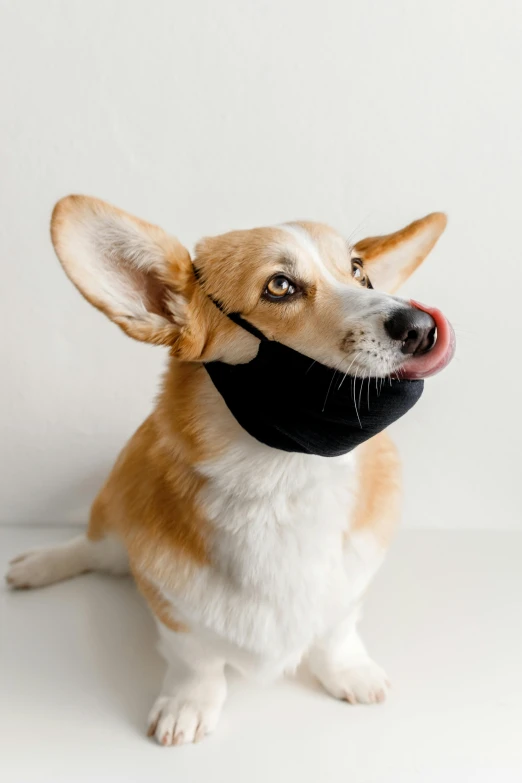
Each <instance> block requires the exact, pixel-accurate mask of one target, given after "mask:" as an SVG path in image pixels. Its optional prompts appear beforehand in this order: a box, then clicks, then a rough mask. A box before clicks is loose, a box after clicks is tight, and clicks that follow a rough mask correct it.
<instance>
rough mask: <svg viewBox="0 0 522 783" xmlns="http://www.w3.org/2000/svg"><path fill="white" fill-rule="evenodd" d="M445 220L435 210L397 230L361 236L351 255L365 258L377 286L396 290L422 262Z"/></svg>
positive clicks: (367, 267)
mask: <svg viewBox="0 0 522 783" xmlns="http://www.w3.org/2000/svg"><path fill="white" fill-rule="evenodd" d="M446 223H447V218H446V215H445V214H444V213H443V212H432V213H431V215H426V217H423V218H421V219H420V220H415V221H414V222H413V223H410V225H409V226H406V228H403V229H401V230H400V231H396V232H395V233H394V234H387V235H386V236H382V237H369V238H368V239H362V240H361V241H360V242H357V244H356V245H355V246H354V248H353V251H352V258H361V259H362V260H363V262H364V267H365V269H366V270H367V272H368V275H369V277H370V280H371V282H372V285H373V286H374V287H375V288H378V289H380V290H381V291H388V292H389V293H393V292H394V291H396V290H397V289H398V288H399V287H400V286H401V285H402V284H403V283H404V282H405V281H406V280H407V279H408V277H409V276H410V275H411V274H412V273H413V272H414V271H415V270H416V269H417V267H418V266H420V264H422V262H423V261H424V259H425V258H426V256H427V255H428V253H429V252H430V250H431V249H432V247H433V246H434V244H435V242H436V241H437V239H438V238H439V237H440V235H441V234H442V232H443V231H444V229H445V228H446Z"/></svg>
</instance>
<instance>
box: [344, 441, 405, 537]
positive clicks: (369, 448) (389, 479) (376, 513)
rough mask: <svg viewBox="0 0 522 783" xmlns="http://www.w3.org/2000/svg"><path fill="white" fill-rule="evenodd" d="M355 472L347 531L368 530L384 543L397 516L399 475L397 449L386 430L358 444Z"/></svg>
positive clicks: (396, 521) (398, 507) (395, 524)
mask: <svg viewBox="0 0 522 783" xmlns="http://www.w3.org/2000/svg"><path fill="white" fill-rule="evenodd" d="M357 473H358V482H357V496H356V504H355V509H354V513H353V518H352V524H351V530H353V531H355V530H361V529H371V530H372V531H373V532H374V534H375V536H376V537H377V539H378V541H379V542H380V544H381V545H382V546H383V547H385V546H388V544H389V543H390V540H391V538H392V536H393V533H394V532H395V529H396V527H397V525H398V522H399V517H400V514H399V511H400V494H401V475H400V461H399V455H398V453H397V449H396V448H395V446H394V444H393V442H392V440H391V438H390V437H389V435H388V434H387V433H386V432H381V433H380V435H376V436H375V437H374V438H371V440H369V441H366V443H363V445H362V446H360V447H359V449H358V451H357Z"/></svg>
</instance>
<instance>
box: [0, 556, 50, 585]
mask: <svg viewBox="0 0 522 783" xmlns="http://www.w3.org/2000/svg"><path fill="white" fill-rule="evenodd" d="M49 560H50V559H49V556H48V553H47V551H45V550H40V551H39V550H33V551H32V552H25V553H24V554H23V555H18V557H15V558H14V559H13V560H11V562H10V563H9V566H10V567H9V570H8V571H7V574H6V575H5V580H6V582H7V584H8V585H9V587H12V588H14V589H15V590H27V589H29V588H30V587H40V586H41V585H44V584H47V583H48V582H49V581H50V579H49V576H50V574H49Z"/></svg>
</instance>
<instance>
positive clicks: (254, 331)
mask: <svg viewBox="0 0 522 783" xmlns="http://www.w3.org/2000/svg"><path fill="white" fill-rule="evenodd" d="M192 268H193V270H194V277H195V278H196V280H197V281H198V283H199V285H200V286H201V289H202V291H203V293H204V294H205V296H207V297H208V298H209V299H210V301H211V302H212V303H213V304H215V305H216V307H217V309H218V310H220V311H221V312H222V313H223V315H226V317H227V318H230V320H231V321H233V322H234V323H235V324H236V325H237V326H240V327H241V328H242V329H244V330H245V331H246V332H250V334H251V335H253V336H254V337H257V339H258V340H261V341H262V342H265V343H267V342H269V340H268V337H265V335H264V334H263V332H261V331H260V330H259V329H258V328H257V327H256V326H254V325H253V324H251V323H250V322H249V321H247V320H246V319H245V318H243V316H242V315H241V313H227V311H226V310H225V308H224V306H223V304H222V303H221V302H220V301H219V299H215V298H214V297H213V296H212V294H208V293H207V292H206V291H205V289H204V288H203V284H202V280H201V274H200V272H199V269H197V268H196V267H195V266H194V264H192Z"/></svg>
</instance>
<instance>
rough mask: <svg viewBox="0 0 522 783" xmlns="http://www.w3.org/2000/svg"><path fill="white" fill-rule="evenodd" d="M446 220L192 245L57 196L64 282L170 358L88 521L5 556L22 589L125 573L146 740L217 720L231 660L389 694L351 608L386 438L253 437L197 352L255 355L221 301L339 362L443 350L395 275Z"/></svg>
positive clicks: (386, 364)
mask: <svg viewBox="0 0 522 783" xmlns="http://www.w3.org/2000/svg"><path fill="white" fill-rule="evenodd" d="M445 226H446V217H445V215H444V214H442V213H438V212H437V213H433V214H430V215H427V216H426V217H424V218H422V219H420V220H416V221H415V222H413V223H411V224H410V225H408V226H407V227H406V228H403V229H401V230H400V231H397V232H396V233H393V234H389V235H386V236H377V237H370V238H367V239H364V240H362V241H359V242H357V243H356V244H355V245H353V246H350V245H349V243H348V242H347V241H346V240H345V238H343V237H342V236H340V235H339V234H338V233H337V232H336V231H334V230H333V229H332V228H330V227H328V226H326V225H323V224H321V223H312V222H293V223H283V224H281V225H276V226H270V227H265V228H257V229H253V230H241V231H232V232H230V233H227V234H224V235H221V236H217V237H211V238H205V239H203V240H202V241H201V242H200V243H199V244H198V245H197V246H196V249H195V252H194V254H193V257H191V255H190V253H189V252H188V250H186V249H185V247H183V245H181V244H180V242H179V241H178V240H177V239H176V238H175V237H173V236H171V235H169V234H167V233H165V232H164V231H163V230H162V229H160V228H159V227H157V226H154V225H151V224H149V223H146V222H144V221H142V220H139V219H137V218H135V217H133V216H131V215H129V214H127V213H125V212H123V211H121V210H119V209H117V208H115V207H113V206H111V205H109V204H107V203H105V202H103V201H100V200H98V199H94V198H90V197H86V196H68V197H66V198H64V199H62V200H61V201H59V202H58V204H57V205H56V207H55V209H54V212H53V216H52V222H51V235H52V241H53V244H54V247H55V250H56V253H57V255H58V258H59V260H60V262H61V264H62V265H63V268H64V270H65V272H66V273H67V275H68V276H69V277H70V278H71V280H72V282H73V283H74V284H75V285H76V287H77V288H78V289H79V290H80V292H81V293H82V294H83V296H84V297H85V298H86V299H87V300H88V301H89V302H90V303H91V304H93V305H94V306H95V307H97V308H98V309H99V310H101V311H102V312H104V313H105V314H106V315H107V316H108V317H109V318H110V319H111V320H113V321H115V323H117V324H118V326H120V328H121V329H123V331H124V332H126V333H127V334H128V335H130V336H131V337H133V338H135V339H137V340H142V341H145V342H149V343H153V344H156V345H162V346H165V347H166V348H167V349H168V352H169V360H168V367H167V371H166V374H165V377H164V381H163V385H162V389H161V393H160V395H159V397H158V400H157V403H156V406H155V408H154V410H153V412H152V413H151V415H150V416H149V417H148V419H146V421H145V422H144V423H143V424H142V425H141V427H140V428H139V429H138V430H137V432H136V433H135V434H134V435H133V437H132V438H131V440H130V441H129V442H128V444H127V445H126V446H125V448H124V450H123V451H122V453H121V454H120V456H119V458H118V460H117V462H116V464H115V466H114V468H113V470H112V472H111V474H110V475H109V477H108V479H107V481H106V482H105V485H104V486H103V488H102V489H101V491H100V493H99V495H98V497H97V498H96V499H95V501H94V504H93V506H92V511H91V515H90V522H89V525H88V529H87V532H86V534H85V535H83V534H82V535H79V536H78V537H76V538H74V539H73V540H71V541H70V542H68V543H66V544H62V545H59V546H55V547H52V548H44V549H39V550H34V551H31V552H28V553H26V554H24V555H21V556H19V557H17V558H15V560H13V561H12V563H11V566H10V570H9V572H8V574H7V581H8V583H9V584H10V585H11V586H12V587H13V588H31V587H40V586H43V585H48V584H51V583H53V582H58V581H60V580H64V579H68V578H70V577H73V576H76V575H77V574H81V573H84V572H88V571H98V570H99V571H106V572H112V573H115V574H124V573H128V572H130V573H131V574H132V576H133V578H134V580H135V582H136V584H137V586H138V589H139V590H140V591H141V593H142V594H143V596H144V598H145V600H146V601H147V603H148V606H149V607H150V610H151V612H152V613H153V615H154V618H155V620H156V623H157V627H158V631H159V636H160V647H161V652H162V655H163V657H164V658H165V661H166V664H167V670H166V675H165V680H164V683H163V687H162V689H161V692H160V694H159V696H158V698H157V700H156V702H155V703H154V705H153V706H152V710H151V712H150V715H149V719H148V734H149V736H154V737H155V738H156V739H157V741H158V742H159V743H160V744H161V745H181V744H184V743H191V742H196V741H199V740H201V739H202V738H203V737H204V736H205V735H207V734H208V733H210V732H212V731H213V730H214V729H215V727H216V724H217V723H218V719H219V716H220V713H221V710H222V708H223V705H224V702H225V698H226V693H227V683H226V678H225V666H226V665H227V664H228V665H230V666H232V667H234V668H235V669H237V670H239V671H240V672H243V673H244V674H246V675H254V676H258V677H262V678H266V677H271V678H272V677H276V676H278V675H281V674H283V673H284V672H287V671H289V670H292V669H295V667H296V666H297V665H298V664H299V663H300V662H301V661H302V660H305V661H306V663H307V665H308V667H309V668H310V670H311V672H312V674H313V675H314V676H315V678H317V680H318V681H319V682H320V683H321V684H322V686H323V687H324V689H325V691H327V692H328V693H329V694H331V695H332V696H333V697H335V698H337V699H344V700H346V701H347V702H349V703H350V704H356V703H363V704H373V703H378V702H382V701H383V700H384V699H385V697H386V694H387V691H388V688H389V682H388V679H387V676H386V674H385V672H384V671H383V669H382V668H381V667H380V666H378V665H377V664H376V663H375V662H374V661H373V660H372V659H371V658H370V657H369V655H368V653H367V652H366V649H365V646H364V644H363V642H362V640H361V638H360V636H359V634H358V631H357V620H358V612H359V607H360V603H361V599H362V597H363V596H364V593H365V591H366V589H367V587H368V585H369V583H370V581H371V579H372V577H373V576H374V574H375V573H376V571H377V569H378V568H379V566H380V564H381V563H382V561H383V558H384V555H385V552H386V549H387V547H388V544H389V542H390V540H391V538H392V535H393V533H394V531H395V529H396V527H397V523H398V519H399V503H400V466H399V460H398V457H397V453H396V450H395V448H394V446H393V444H392V442H391V441H390V439H389V437H388V435H387V434H386V433H385V432H382V433H380V434H378V435H376V436H375V437H372V438H371V439H369V440H367V441H366V442H365V443H363V444H362V445H360V446H358V447H357V448H355V449H354V450H352V451H349V452H348V453H346V454H342V455H340V456H319V455H317V454H307V453H299V452H293V451H287V450H280V449H278V448H273V447H272V446H268V445H265V444H264V443H262V442H260V441H259V440H257V439H256V438H254V437H252V436H251V435H250V434H248V432H246V431H245V429H243V427H242V426H241V425H240V424H239V423H238V421H237V420H236V418H235V417H234V415H233V414H232V412H231V411H230V409H229V408H228V406H227V404H226V403H225V401H224V399H223V397H222V396H221V394H220V393H219V392H218V390H217V388H216V387H215V386H214V384H213V382H212V379H211V378H210V376H209V373H208V372H207V371H206V369H205V363H208V362H213V361H220V362H223V363H225V364H228V365H237V364H242V363H247V362H250V361H251V360H253V358H254V357H255V356H256V354H257V352H258V350H259V344H260V343H259V340H258V339H257V338H256V336H255V335H254V334H252V333H249V332H248V331H246V330H245V329H243V328H241V326H240V325H238V324H237V323H234V322H233V321H232V320H230V318H227V317H226V312H231V311H234V312H240V313H242V314H244V315H245V317H247V318H248V322H249V323H250V324H253V325H254V326H255V328H256V329H257V330H259V331H260V332H262V333H263V334H264V335H267V336H268V338H269V339H271V340H277V341H278V342H279V343H281V344H283V345H284V346H289V347H290V348H291V349H293V350H295V351H299V352H300V353H301V354H304V355H305V356H306V357H310V359H311V361H312V362H313V361H318V362H321V363H322V364H324V365H326V366H327V367H331V368H335V370H336V371H340V372H341V373H350V374H351V375H358V376H359V377H367V378H370V379H371V380H373V379H387V378H389V377H390V376H391V375H392V374H394V373H399V374H401V373H402V375H403V376H404V377H406V378H422V377H426V376H428V375H430V374H432V373H433V372H435V371H438V370H440V369H442V367H444V366H445V365H446V364H447V363H448V361H449V360H450V358H451V355H452V346H451V340H450V339H449V338H448V337H447V334H448V322H447V321H446V319H445V317H444V316H443V315H442V313H440V311H438V310H436V309H433V308H428V307H424V306H423V305H418V304H417V303H411V302H409V301H406V300H404V299H401V298H399V297H397V296H396V295H395V291H396V290H397V289H398V287H399V286H400V285H401V284H402V283H403V282H404V281H405V280H406V279H407V278H408V277H409V276H410V275H411V274H412V272H413V271H414V270H415V269H416V268H417V267H418V266H419V265H420V264H421V263H422V261H423V260H424V258H425V257H426V256H427V254H428V253H429V252H430V250H431V249H432V247H433V246H434V244H435V242H436V241H437V239H438V238H439V237H440V235H441V234H442V232H443V231H444V229H445ZM196 270H197V274H196ZM213 300H214V301H213ZM216 301H219V302H220V303H222V308H221V309H220V308H219V307H216V306H215V302H216ZM223 310H225V312H223ZM441 335H445V336H444V337H442V336H441ZM252 413H253V415H254V416H255V410H254V411H252Z"/></svg>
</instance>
